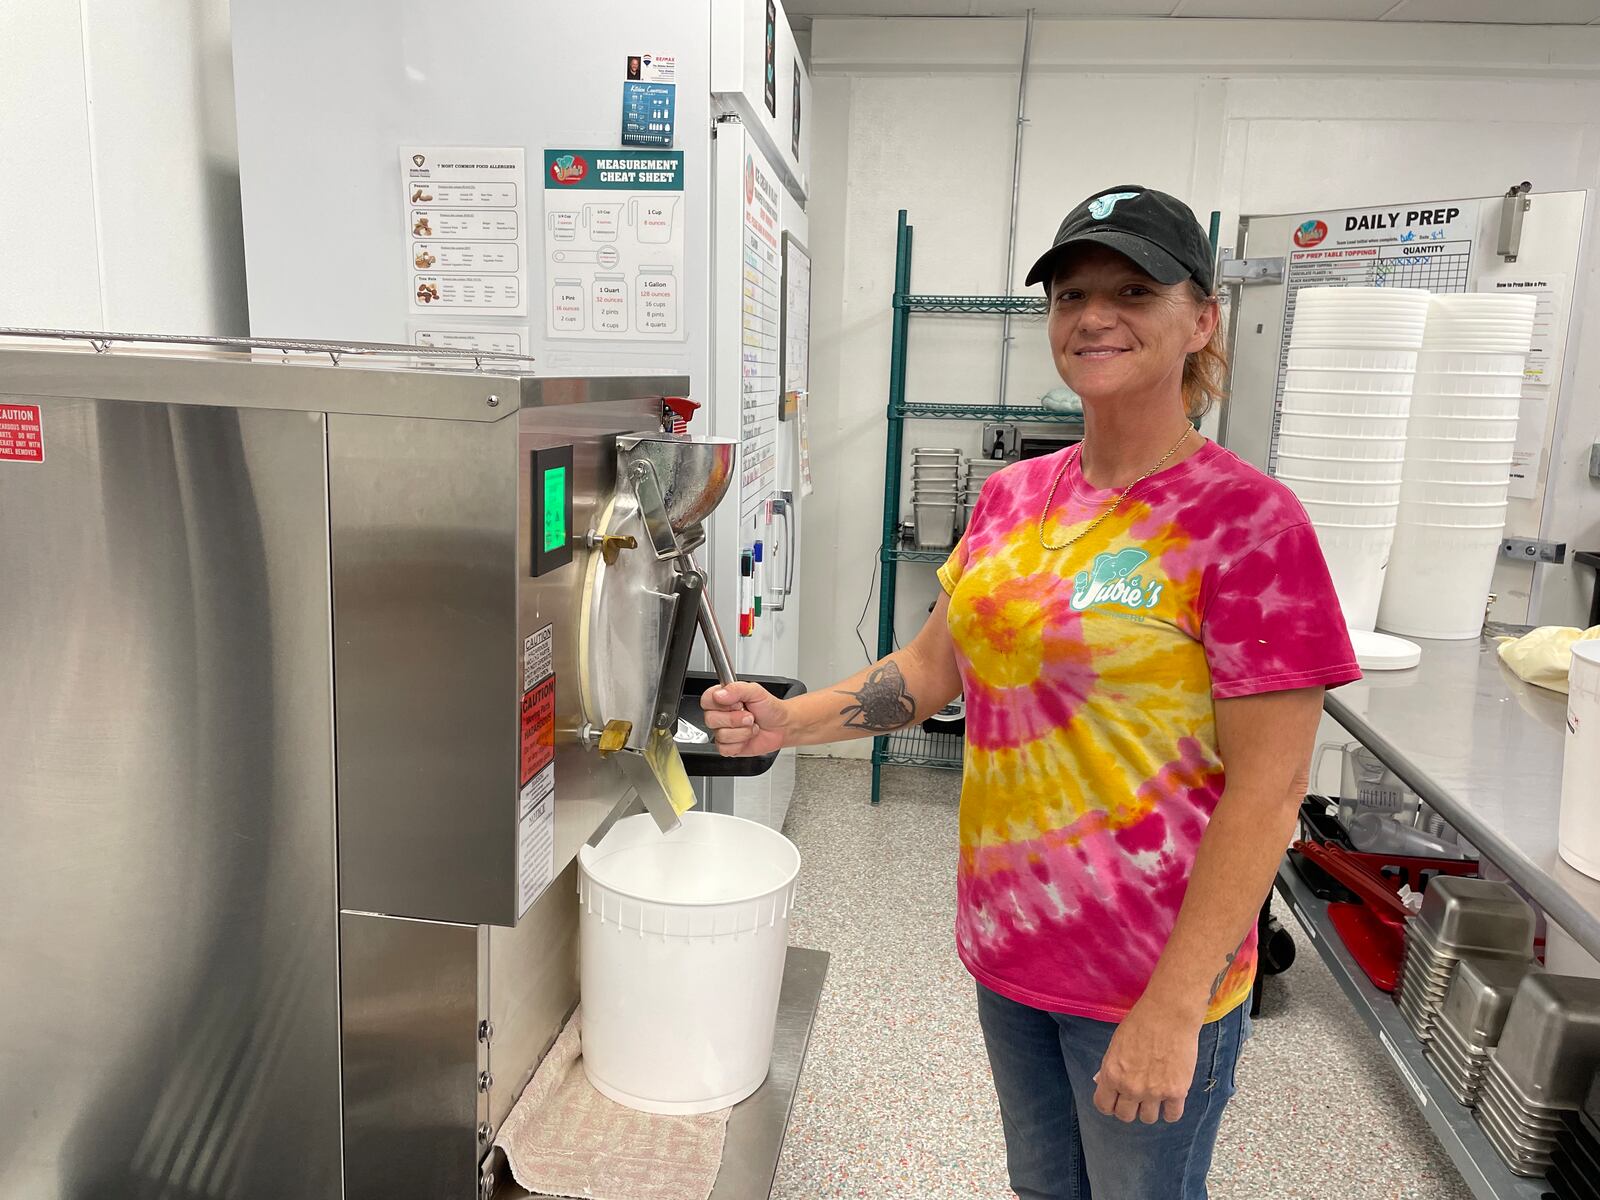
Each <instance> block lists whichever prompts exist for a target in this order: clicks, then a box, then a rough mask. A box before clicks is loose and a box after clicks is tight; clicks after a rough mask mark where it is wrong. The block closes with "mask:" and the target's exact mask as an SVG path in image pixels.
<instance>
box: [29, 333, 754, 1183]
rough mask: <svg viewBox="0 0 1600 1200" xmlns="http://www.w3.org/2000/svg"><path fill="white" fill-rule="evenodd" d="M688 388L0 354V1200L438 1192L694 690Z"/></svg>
mask: <svg viewBox="0 0 1600 1200" xmlns="http://www.w3.org/2000/svg"><path fill="white" fill-rule="evenodd" d="M686 387H687V383H686V381H685V380H683V379H681V378H645V377H617V378H583V379H551V378H538V377H534V376H533V375H531V374H529V373H528V363H527V362H526V360H509V359H498V358H494V357H492V356H486V355H475V354H472V353H468V352H461V353H456V354H450V353H442V354H441V353H424V352H418V351H411V350H405V351H404V352H403V353H401V352H400V351H398V350H394V351H392V352H389V353H383V352H373V351H372V348H365V347H342V348H341V347H332V346H320V345H314V344H307V345H301V344H286V343H271V344H268V343H250V344H236V343H230V342H227V341H226V340H214V341H213V342H212V343H210V344H200V343H196V342H184V343H176V342H174V343H173V344H168V345H155V346H151V345H149V344H145V343H141V342H139V341H136V340H134V341H130V340H122V339H118V338H115V337H114V336H110V335H92V336H90V335H85V336H83V337H79V338H59V339H39V338H34V339H30V340H28V341H25V342H18V341H15V340H13V341H11V342H9V343H8V344H6V345H4V346H3V347H0V659H3V661H4V669H3V670H0V1116H3V1118H4V1119H3V1120H0V1197H6V1198H11V1197H27V1198H28V1200H48V1198H50V1197H63V1198H74V1200H76V1198H79V1197H83V1198H87V1197H90V1196H94V1197H99V1196H103V1195H109V1194H119V1195H121V1194H128V1195H141V1196H144V1195H148V1196H152V1197H154V1196H160V1197H164V1198H165V1197H190V1196H193V1197H201V1196H205V1197H212V1196H216V1197H223V1196H226V1197H250V1198H253V1197H262V1198H266V1197H273V1198H279V1197H281V1198H285V1200H287V1198H294V1200H321V1198H324V1197H327V1198H335V1197H350V1198H359V1197H366V1196H372V1197H379V1196H382V1197H386V1198H387V1197H401V1196H428V1197H435V1198H440V1200H448V1198H453V1197H462V1198H464V1200H465V1198H469V1197H475V1196H477V1195H478V1192H479V1184H480V1171H481V1169H482V1167H483V1165H484V1163H485V1161H486V1159H487V1157H488V1154H489V1148H490V1144H491V1143H492V1141H493V1137H494V1133H495V1130H496V1128H497V1127H498V1125H499V1123H500V1122H501V1121H502V1120H503V1119H504V1118H505V1116H506V1115H507V1113H508V1112H509V1111H510V1108H511V1106H512V1104H513V1102H514V1101H515V1100H516V1098H517V1096H518V1095H519V1093H520V1092H521V1090H522V1087H523V1085H524V1084H525V1083H526V1081H527V1080H528V1078H529V1077H530V1076H531V1074H532V1072H533V1070H534V1068H535V1066H536V1065H537V1064H538V1062H539V1061H540V1059H541V1057H542V1056H543V1054H544V1053H545V1051H546V1049H547V1047H548V1046H549V1045H550V1043H551V1042H552V1040H553V1039H554V1037H555V1035H556V1033H557V1032H558V1031H559V1029H560V1026H561V1024H562V1022H563V1020H564V1019H565V1017H566V1016H567V1014H568V1013H570V1011H571V1010H572V1008H573V1005H574V1004H575V1003H576V999H577V981H576V962H575V953H576V948H575V942H576V889H575V886H574V877H573V865H572V864H573V859H574V855H575V853H576V851H577V850H578V848H579V847H580V846H581V845H583V844H584V843H585V842H587V841H589V840H590V839H592V838H595V837H596V836H597V835H598V834H599V833H601V832H603V830H604V829H605V828H607V827H608V825H609V823H610V822H612V821H614V820H615V819H616V818H617V817H618V816H620V815H622V814H623V813H624V812H626V811H628V810H629V809H630V807H632V806H634V805H636V804H644V805H646V806H647V807H648V808H649V809H650V811H651V812H652V813H653V814H655V815H656V817H657V820H658V821H659V822H660V823H662V824H670V823H671V822H672V821H673V820H675V815H674V811H675V810H674V808H673V807H672V802H671V799H670V798H669V795H668V793H667V791H665V790H664V788H663V784H662V783H661V782H660V781H659V780H660V779H665V780H666V781H667V786H669V787H670V786H672V785H673V783H674V781H675V780H676V779H677V772H679V771H681V768H680V767H678V766H676V765H675V763H674V761H673V760H675V759H676V751H675V749H674V742H673V728H674V726H675V724H676V721H677V719H678V713H679V708H680V702H681V701H682V700H683V697H684V695H685V694H686V692H687V691H688V690H689V688H688V686H686V684H685V676H686V674H687V672H688V668H689V664H690V657H691V648H692V645H693V643H694V640H695V627H696V626H697V625H699V626H701V627H702V628H703V629H704V631H705V634H706V635H707V640H708V643H709V645H710V646H712V647H714V649H713V650H712V651H711V661H712V662H713V663H714V664H715V665H716V667H717V669H718V671H719V673H722V672H726V671H728V670H729V666H728V661H727V656H726V651H725V650H724V649H723V648H722V647H721V639H720V635H718V633H717V631H716V628H715V621H714V619H713V618H712V617H711V615H710V611H709V608H706V607H702V605H701V603H700V597H701V596H702V595H703V594H704V592H705V587H704V574H703V571H702V569H701V567H700V566H699V564H698V563H697V562H696V560H695V557H694V551H695V547H696V545H697V543H698V541H699V540H700V537H701V533H700V528H701V522H703V520H704V519H705V518H706V516H707V515H708V514H709V512H710V511H711V509H712V508H714V507H715V505H716V503H717V502H718V500H720V499H721V497H722V494H723V492H724V491H725V490H726V488H727V484H728V480H729V478H730V477H731V472H732V468H733V447H732V446H731V445H729V444H726V443H707V442H699V443H696V442H692V441H684V440H681V439H674V438H672V437H671V436H670V435H664V434H662V433H660V432H659V430H660V428H661V407H662V398H663V397H664V396H668V395H677V394H682V393H683V392H684V391H685V389H686ZM663 738H664V739H665V742H664V744H663V740H662V739H663ZM680 801H681V796H680Z"/></svg>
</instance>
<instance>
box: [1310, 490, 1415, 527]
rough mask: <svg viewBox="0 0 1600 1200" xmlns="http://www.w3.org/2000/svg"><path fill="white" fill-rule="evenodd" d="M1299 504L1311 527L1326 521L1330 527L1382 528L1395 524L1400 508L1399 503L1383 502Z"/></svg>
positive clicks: (1329, 501)
mask: <svg viewBox="0 0 1600 1200" xmlns="http://www.w3.org/2000/svg"><path fill="white" fill-rule="evenodd" d="M1300 503H1301V504H1302V505H1303V506H1304V507H1305V510H1306V515H1307V516H1309V517H1310V518H1311V523H1312V524H1313V525H1321V524H1322V523H1323V522H1324V521H1326V522H1327V523H1328V524H1330V525H1336V526H1346V527H1351V528H1354V527H1358V526H1360V527H1368V528H1374V529H1377V528H1383V527H1385V526H1391V525H1393V524H1394V523H1395V521H1396V520H1397V519H1398V518H1397V513H1398V510H1399V508H1400V504H1399V501H1385V502H1379V503H1376V504H1372V503H1360V502H1354V503H1352V502H1346V501H1338V500H1307V499H1305V498H1304V497H1302V498H1301V500H1300Z"/></svg>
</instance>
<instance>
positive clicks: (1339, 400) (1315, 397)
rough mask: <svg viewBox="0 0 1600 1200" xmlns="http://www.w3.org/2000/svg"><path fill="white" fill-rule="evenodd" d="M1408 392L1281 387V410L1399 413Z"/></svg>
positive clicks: (1406, 405) (1353, 414)
mask: <svg viewBox="0 0 1600 1200" xmlns="http://www.w3.org/2000/svg"><path fill="white" fill-rule="evenodd" d="M1410 409H1411V393H1410V392H1312V391H1302V390H1300V389H1299V388H1285V389H1284V391H1283V411H1284V412H1286V413H1288V412H1292V413H1309V414H1311V415H1313V416H1315V415H1324V416H1335V417H1403V416H1405V415H1406V414H1407V413H1408V412H1409V411H1410Z"/></svg>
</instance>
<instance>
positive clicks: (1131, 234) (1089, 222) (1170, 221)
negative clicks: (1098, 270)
mask: <svg viewBox="0 0 1600 1200" xmlns="http://www.w3.org/2000/svg"><path fill="white" fill-rule="evenodd" d="M1086 244H1094V245H1097V246H1105V247H1107V248H1109V249H1112V250H1115V251H1116V252H1117V253H1118V254H1121V255H1124V256H1125V257H1127V258H1130V259H1132V260H1133V262H1134V263H1135V265H1137V266H1138V267H1139V269H1140V270H1142V271H1143V272H1144V273H1145V274H1146V275H1148V276H1150V278H1151V279H1154V280H1155V281H1156V282H1157V283H1182V282H1183V281H1184V280H1185V279H1193V280H1194V281H1195V282H1196V283H1198V284H1199V285H1200V286H1201V287H1202V288H1204V289H1205V290H1206V292H1207V293H1208V294H1209V293H1210V292H1211V290H1212V283H1213V278H1212V263H1211V239H1210V238H1209V237H1208V236H1206V231H1205V230H1203V229H1201V228H1200V222H1199V221H1197V220H1196V219H1195V215H1194V210H1193V209H1191V208H1190V207H1189V206H1188V205H1187V204H1185V203H1184V202H1183V201H1182V200H1179V199H1178V198H1177V197H1175V196H1169V195H1167V193H1165V192H1158V191H1156V190H1154V189H1153V188H1147V187H1141V186H1140V185H1139V184H1136V183H1125V184H1121V185H1120V186H1118V187H1113V188H1106V189H1105V190H1104V191H1100V192H1096V193H1095V194H1094V195H1092V196H1090V197H1089V198H1088V199H1087V200H1085V201H1084V202H1083V203H1082V204H1080V205H1078V207H1077V208H1075V209H1073V210H1072V211H1071V212H1070V213H1068V214H1067V218H1066V220H1064V221H1062V222H1061V228H1060V229H1058V230H1056V240H1055V242H1054V243H1053V244H1052V245H1051V247H1050V249H1048V250H1046V251H1045V252H1044V253H1043V254H1041V255H1040V256H1039V261H1038V262H1036V263H1034V264H1033V269H1032V270H1030V271H1029V272H1028V282H1027V286H1029V287H1032V286H1033V285H1034V284H1036V283H1042V284H1044V286H1045V287H1046V288H1049V286H1050V276H1051V275H1052V274H1053V273H1054V272H1055V269H1056V265H1057V264H1058V263H1059V262H1060V261H1061V258H1062V256H1063V255H1065V254H1066V252H1067V251H1068V250H1069V249H1071V248H1072V247H1074V246H1082V245H1086Z"/></svg>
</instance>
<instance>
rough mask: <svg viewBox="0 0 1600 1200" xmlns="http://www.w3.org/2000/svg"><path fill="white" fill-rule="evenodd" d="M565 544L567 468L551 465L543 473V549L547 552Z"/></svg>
mask: <svg viewBox="0 0 1600 1200" xmlns="http://www.w3.org/2000/svg"><path fill="white" fill-rule="evenodd" d="M566 544H567V469H566V468H565V467H551V468H550V469H549V470H547V471H546V472H545V473H544V550H545V553H546V554H549V553H550V552H551V551H553V550H559V549H561V547H562V546H564V545H566Z"/></svg>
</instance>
